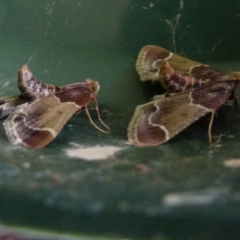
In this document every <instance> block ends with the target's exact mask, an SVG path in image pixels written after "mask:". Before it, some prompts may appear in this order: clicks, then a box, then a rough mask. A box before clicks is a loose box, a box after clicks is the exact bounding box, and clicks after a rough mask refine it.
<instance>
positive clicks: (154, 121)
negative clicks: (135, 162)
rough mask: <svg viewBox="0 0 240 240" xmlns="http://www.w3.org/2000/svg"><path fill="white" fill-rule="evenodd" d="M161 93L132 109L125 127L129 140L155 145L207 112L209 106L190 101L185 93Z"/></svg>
mask: <svg viewBox="0 0 240 240" xmlns="http://www.w3.org/2000/svg"><path fill="white" fill-rule="evenodd" d="M162 96H163V97H162V98H155V100H153V101H151V102H149V103H146V104H143V105H139V106H137V108H136V109H135V112H134V115H133V117H132V120H131V122H130V124H129V127H128V140H129V142H130V143H131V144H133V145H137V146H154V145H159V144H162V143H165V142H167V141H168V140H169V139H171V138H172V137H174V136H175V135H177V134H178V133H179V132H181V131H182V130H183V129H185V128H186V127H188V126H189V125H190V124H192V123H193V122H195V121H196V120H197V119H199V118H200V117H202V116H204V115H205V114H207V113H208V112H210V109H207V108H199V107H197V106H195V105H191V104H190V99H189V98H186V94H179V95H175V96H172V97H165V96H164V95H162Z"/></svg>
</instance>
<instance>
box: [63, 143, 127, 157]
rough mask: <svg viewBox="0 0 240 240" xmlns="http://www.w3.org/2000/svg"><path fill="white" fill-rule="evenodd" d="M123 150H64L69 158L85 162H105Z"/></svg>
mask: <svg viewBox="0 0 240 240" xmlns="http://www.w3.org/2000/svg"><path fill="white" fill-rule="evenodd" d="M122 149H124V148H121V147H114V146H99V145H97V146H94V147H85V146H80V147H78V148H74V149H66V154H67V156H68V157H71V158H80V159H83V160H86V161H95V160H106V159H108V158H110V157H112V156H114V155H115V154H116V153H117V152H119V151H120V150H122Z"/></svg>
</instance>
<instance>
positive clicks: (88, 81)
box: [84, 79, 100, 95]
mask: <svg viewBox="0 0 240 240" xmlns="http://www.w3.org/2000/svg"><path fill="white" fill-rule="evenodd" d="M84 83H85V84H86V85H87V86H88V88H89V89H90V90H91V91H92V92H93V93H94V95H97V93H98V91H99V89H100V85H99V84H98V82H97V81H94V80H92V79H86V80H85V81H84Z"/></svg>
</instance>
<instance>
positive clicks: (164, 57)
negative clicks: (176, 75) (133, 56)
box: [136, 45, 221, 81]
mask: <svg viewBox="0 0 240 240" xmlns="http://www.w3.org/2000/svg"><path fill="white" fill-rule="evenodd" d="M163 61H168V62H169V64H170V65H171V66H172V67H173V68H174V70H175V71H178V72H181V73H188V74H192V75H193V76H205V77H207V76H212V75H216V74H219V73H221V72H220V71H219V70H217V69H214V68H212V67H210V66H208V65H205V64H202V63H200V62H196V61H193V60H190V59H188V58H184V57H182V56H180V55H177V54H174V53H172V52H170V51H168V50H167V49H165V48H162V47H159V46H154V45H147V46H145V47H143V48H142V49H141V50H140V52H139V54H138V57H137V61H136V70H137V72H138V74H139V76H140V80H141V81H148V80H152V81H158V80H159V67H160V66H161V64H162V62H163Z"/></svg>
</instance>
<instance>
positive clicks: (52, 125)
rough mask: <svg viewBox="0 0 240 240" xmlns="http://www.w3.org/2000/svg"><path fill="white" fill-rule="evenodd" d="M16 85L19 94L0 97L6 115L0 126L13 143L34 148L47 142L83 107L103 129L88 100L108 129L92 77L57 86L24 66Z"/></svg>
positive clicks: (20, 70)
mask: <svg viewBox="0 0 240 240" xmlns="http://www.w3.org/2000/svg"><path fill="white" fill-rule="evenodd" d="M18 87H19V90H20V92H21V94H20V95H17V96H13V97H6V98H2V99H0V104H2V105H1V110H2V116H6V115H8V114H9V116H8V117H7V118H6V119H5V120H4V121H3V126H4V129H5V132H6V135H7V138H8V139H9V141H10V142H11V143H12V144H14V145H19V146H22V147H27V148H34V149H38V148H42V147H44V146H46V145H48V144H49V143H50V142H51V141H52V140H53V139H54V138H55V137H56V136H57V135H58V133H59V132H60V131H61V130H62V128H63V126H64V125H65V124H66V123H67V121H68V120H69V119H70V118H71V117H72V116H73V115H74V114H76V113H79V112H81V111H83V110H84V111H85V112H86V114H87V116H88V118H89V120H90V122H91V124H92V125H93V126H94V127H95V128H96V129H98V130H99V131H101V132H106V131H104V130H102V129H101V128H100V127H98V126H97V125H96V124H95V123H94V122H93V120H92V118H91V116H90V114H89V111H88V105H89V104H90V103H91V102H94V103H95V109H96V112H97V115H98V119H99V121H100V122H101V124H102V125H103V126H104V127H105V128H107V129H109V127H108V126H107V125H106V124H105V123H104V122H103V121H102V119H101V116H100V113H99V109H98V102H97V98H96V95H97V93H98V91H99V89H100V85H99V84H98V82H96V81H94V80H92V79H86V80H85V81H84V82H79V83H74V84H70V85H66V86H61V87H58V86H54V85H50V84H45V83H43V82H41V81H39V80H37V79H36V78H35V77H34V76H33V74H32V73H31V71H30V70H29V68H28V67H27V66H26V65H25V66H23V67H22V68H20V69H19V71H18ZM9 106H11V107H10V108H8V107H9Z"/></svg>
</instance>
